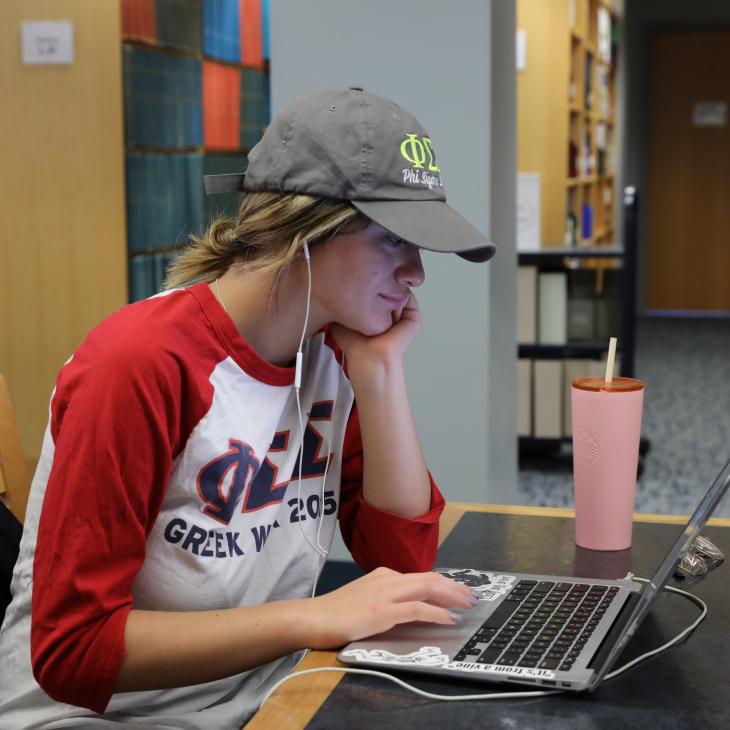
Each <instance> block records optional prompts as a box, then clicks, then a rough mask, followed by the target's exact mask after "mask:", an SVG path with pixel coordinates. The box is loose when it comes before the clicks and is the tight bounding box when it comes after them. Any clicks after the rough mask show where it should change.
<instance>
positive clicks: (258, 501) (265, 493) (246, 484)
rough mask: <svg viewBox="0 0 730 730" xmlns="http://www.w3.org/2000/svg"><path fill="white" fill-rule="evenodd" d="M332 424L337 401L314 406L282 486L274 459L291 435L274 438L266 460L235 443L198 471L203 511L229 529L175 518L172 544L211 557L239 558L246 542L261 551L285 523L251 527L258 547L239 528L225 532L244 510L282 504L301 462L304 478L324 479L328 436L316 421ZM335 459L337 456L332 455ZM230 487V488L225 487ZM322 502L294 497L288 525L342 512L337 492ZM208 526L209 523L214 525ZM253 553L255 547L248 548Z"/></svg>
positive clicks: (169, 534) (169, 528)
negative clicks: (204, 525)
mask: <svg viewBox="0 0 730 730" xmlns="http://www.w3.org/2000/svg"><path fill="white" fill-rule="evenodd" d="M331 420H332V401H321V402H319V403H314V404H313V405H312V409H311V411H310V414H309V418H308V421H307V426H306V429H305V431H304V438H303V444H302V448H301V449H300V451H299V453H298V454H297V458H296V462H295V463H294V467H293V469H292V472H291V477H290V479H287V480H284V481H282V482H280V483H279V482H277V479H278V476H279V474H278V472H279V469H278V467H277V466H276V465H275V463H274V461H273V460H272V459H270V458H269V457H270V455H271V454H273V453H281V452H286V451H288V446H289V437H290V431H288V430H287V431H280V432H277V433H276V434H274V437H273V439H272V441H271V445H270V447H269V450H268V452H267V454H266V457H265V458H264V459H263V461H261V460H260V459H259V458H258V457H257V456H256V453H255V451H254V449H253V448H252V447H251V445H250V444H248V443H246V442H245V441H241V440H238V439H229V442H228V449H227V450H226V451H225V452H224V453H222V454H221V455H220V456H217V457H216V458H214V459H212V460H211V461H209V462H208V463H207V464H205V465H204V466H203V467H202V468H201V469H200V470H199V472H198V476H197V484H196V486H197V495H198V497H199V498H200V500H201V503H202V505H203V506H202V509H201V512H202V514H203V515H205V516H206V517H208V518H212V519H213V520H214V521H215V522H218V523H220V524H221V525H222V526H223V527H217V528H210V527H208V526H206V527H203V526H201V525H200V524H195V523H191V522H189V521H188V520H185V519H183V518H182V517H174V518H172V519H171V520H170V521H169V522H168V523H167V525H166V526H165V529H164V536H165V540H167V542H169V543H171V544H173V545H177V546H178V547H180V548H181V549H183V550H186V551H189V552H191V553H193V554H194V555H198V556H201V557H205V558H238V557H242V556H244V555H245V554H246V550H245V549H244V547H243V545H244V544H249V545H250V546H252V547H253V548H254V549H255V551H256V552H257V553H258V552H261V550H262V549H263V548H264V545H265V544H266V541H267V539H268V537H269V535H270V533H271V530H272V529H276V528H279V527H281V524H280V522H279V520H274V521H273V522H267V523H264V524H261V525H256V526H254V527H251V528H250V531H251V534H252V536H253V538H254V540H253V543H252V544H251V543H250V540H249V541H247V540H246V537H247V536H245V535H242V534H241V531H240V529H239V530H232V529H225V528H226V527H227V526H228V525H229V523H230V522H231V520H232V519H233V517H234V514H235V513H236V512H237V511H239V512H241V513H250V512H256V511H257V510H260V509H263V508H264V507H268V506H270V505H276V504H281V503H282V501H283V499H284V497H285V495H286V491H287V488H288V486H289V483H290V481H293V480H296V479H298V478H299V462H300V459H301V473H302V479H303V480H304V479H308V478H319V479H321V478H323V477H324V475H325V469H326V467H327V455H320V454H321V449H322V445H323V438H322V435H321V434H320V433H319V431H318V430H317V429H316V428H315V427H314V425H313V422H316V421H331ZM330 458H332V456H331V455H330ZM226 484H227V487H226V486H225V485H226ZM322 502H323V503H322V504H320V495H319V494H310V495H309V496H308V497H306V498H302V499H299V498H298V497H293V498H292V499H289V500H288V501H287V506H288V507H289V510H288V511H287V524H294V523H296V522H303V521H305V520H308V519H312V520H315V519H317V518H318V517H319V512H320V509H323V510H324V515H325V516H328V515H332V514H334V513H336V512H337V500H336V498H335V494H334V491H332V490H327V491H325V492H324V500H322ZM206 522H208V525H209V524H210V522H209V521H208V520H206ZM248 550H249V552H250V550H251V547H249V548H248Z"/></svg>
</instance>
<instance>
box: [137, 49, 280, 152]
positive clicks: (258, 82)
mask: <svg viewBox="0 0 730 730" xmlns="http://www.w3.org/2000/svg"><path fill="white" fill-rule="evenodd" d="M124 117H125V138H126V144H127V146H129V147H158V148H173V149H174V148H181V147H199V146H201V145H205V146H206V147H209V148H212V149H250V148H251V147H252V146H253V145H254V144H255V143H256V142H257V141H258V140H259V138H260V137H261V135H262V133H263V130H264V128H265V126H266V124H267V122H268V118H269V84H268V75H267V74H266V72H265V71H259V70H257V69H248V68H245V69H241V68H237V67H235V66H227V65H223V64H219V63H215V62H213V61H200V60H199V59H197V58H192V57H190V56H172V55H168V54H165V53H159V52H157V51H152V50H148V49H145V48H140V47H135V46H125V47H124Z"/></svg>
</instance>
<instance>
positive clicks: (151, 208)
mask: <svg viewBox="0 0 730 730" xmlns="http://www.w3.org/2000/svg"><path fill="white" fill-rule="evenodd" d="M245 167H246V159H245V157H244V156H242V155H216V154H209V153H208V154H201V153H197V152H196V153H174V154H159V153H142V152H128V153H127V155H126V185H127V248H128V250H129V251H130V252H138V251H149V250H151V249H160V248H166V247H170V246H173V245H174V244H176V243H180V242H182V241H185V240H186V239H187V238H188V236H189V234H190V233H199V232H200V231H201V230H202V229H203V228H204V227H205V226H206V225H207V224H208V223H209V221H210V220H211V219H212V218H214V217H217V216H218V215H233V214H235V211H236V208H237V205H238V202H239V200H240V196H239V195H237V194H230V195H214V196H206V195H205V190H204V187H203V176H204V175H213V174H219V173H228V172H241V171H242V170H244V169H245Z"/></svg>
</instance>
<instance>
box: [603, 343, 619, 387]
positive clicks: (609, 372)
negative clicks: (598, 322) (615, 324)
mask: <svg viewBox="0 0 730 730" xmlns="http://www.w3.org/2000/svg"><path fill="white" fill-rule="evenodd" d="M616 341H617V340H616V338H615V337H612V338H611V339H610V340H609V341H608V360H606V382H607V383H612V382H613V365H614V362H615V361H616Z"/></svg>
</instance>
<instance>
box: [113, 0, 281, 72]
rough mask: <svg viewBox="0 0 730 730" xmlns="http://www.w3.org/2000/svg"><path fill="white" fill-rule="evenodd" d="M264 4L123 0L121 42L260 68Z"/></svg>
mask: <svg viewBox="0 0 730 730" xmlns="http://www.w3.org/2000/svg"><path fill="white" fill-rule="evenodd" d="M268 31H269V0H122V38H123V39H124V40H129V41H141V42H143V43H148V44H151V45H157V46H161V47H166V48H177V49H180V50H184V51H192V52H194V53H201V52H202V53H203V54H205V55H206V56H208V57H210V58H215V59H218V60H221V61H228V62H230V63H240V64H243V65H244V66H251V67H254V68H263V67H264V60H265V59H269V58H270V51H269V32H268Z"/></svg>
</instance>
